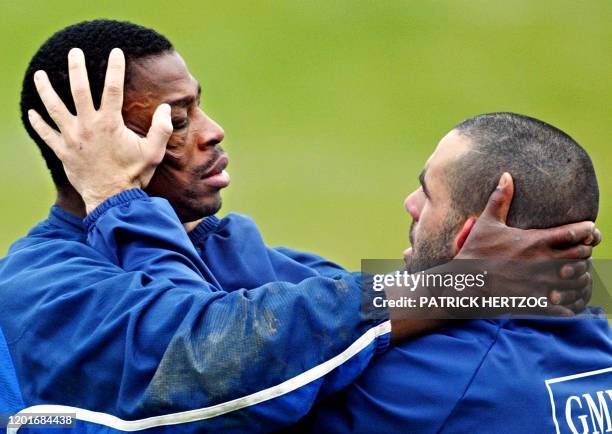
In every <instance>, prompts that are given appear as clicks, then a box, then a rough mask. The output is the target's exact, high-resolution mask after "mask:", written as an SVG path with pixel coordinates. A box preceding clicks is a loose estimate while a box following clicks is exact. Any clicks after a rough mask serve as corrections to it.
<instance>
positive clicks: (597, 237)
mask: <svg viewBox="0 0 612 434" xmlns="http://www.w3.org/2000/svg"><path fill="white" fill-rule="evenodd" d="M599 243H601V231H600V230H599V229H597V228H595V231H593V236H591V237H587V238H586V240H584V244H587V245H591V246H593V247H595V246H596V245H598V244H599Z"/></svg>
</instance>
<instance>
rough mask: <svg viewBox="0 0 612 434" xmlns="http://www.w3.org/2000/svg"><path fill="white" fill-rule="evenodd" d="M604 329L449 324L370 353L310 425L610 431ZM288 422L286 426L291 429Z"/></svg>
mask: <svg viewBox="0 0 612 434" xmlns="http://www.w3.org/2000/svg"><path fill="white" fill-rule="evenodd" d="M611 418H612V333H611V332H610V327H609V325H608V318H607V317H606V315H605V314H604V313H603V311H602V310H601V309H599V308H588V309H587V310H586V311H585V312H584V313H582V314H581V315H578V316H576V317H573V318H542V317H540V318H532V319H511V318H506V319H498V320H473V321H465V322H457V323H454V324H452V325H449V326H447V327H444V328H442V329H440V330H438V331H436V332H434V333H431V334H429V335H426V336H422V337H420V338H418V339H415V340H412V341H409V342H405V343H403V344H401V345H399V346H396V347H394V348H392V349H390V350H389V351H388V352H386V353H385V354H382V355H381V356H380V357H378V358H377V359H376V360H375V361H374V362H373V363H372V364H371V365H370V366H369V367H368V368H367V369H366V371H365V372H364V373H363V374H362V376H361V377H360V378H359V379H358V380H357V381H356V382H355V383H353V384H352V385H351V386H349V387H348V388H347V389H345V390H343V391H342V392H340V393H339V394H338V395H336V396H333V397H331V398H329V399H327V400H325V401H324V402H322V403H320V404H318V405H317V406H316V409H315V410H314V411H313V413H312V414H311V416H309V417H308V420H307V421H305V422H304V423H303V424H302V429H303V430H305V431H310V432H315V433H423V434H429V433H444V434H455V433H469V434H480V433H486V434H489V433H491V434H506V433H507V434H532V433H533V434H544V433H574V434H577V433H580V434H582V433H604V432H612V419H611ZM296 431H297V430H296V429H295V428H294V429H292V430H291V432H296Z"/></svg>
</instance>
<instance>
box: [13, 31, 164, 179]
mask: <svg viewBox="0 0 612 434" xmlns="http://www.w3.org/2000/svg"><path fill="white" fill-rule="evenodd" d="M75 47H77V48H80V49H82V50H83V52H84V53H85V62H86V65H87V73H88V76H89V83H90V87H91V94H92V98H93V101H94V105H95V106H96V108H98V107H99V106H100V100H101V97H102V90H103V88H104V77H105V75H106V66H107V62H108V55H109V54H110V51H111V50H112V49H113V48H115V47H118V48H121V49H122V50H123V53H124V54H125V60H126V77H125V87H126V88H129V85H130V81H129V80H130V64H131V63H132V62H133V61H134V60H138V59H142V58H145V57H149V56H155V55H160V54H163V53H166V52H170V51H172V50H173V49H174V48H173V46H172V44H171V43H170V41H169V40H168V39H166V37H164V36H163V35H161V34H159V33H157V32H156V31H155V30H152V29H148V28H146V27H142V26H139V25H137V24H133V23H130V22H125V21H114V20H94V21H84V22H82V23H78V24H74V25H72V26H69V27H66V28H64V29H62V30H60V31H58V32H57V33H55V34H54V35H53V36H51V37H50V38H49V39H48V40H47V41H46V42H45V43H44V44H43V45H42V46H41V47H40V48H39V49H38V51H37V52H36V54H34V57H32V60H31V61H30V64H29V66H28V69H27V71H26V73H25V76H24V79H23V86H22V90H21V102H20V107H21V120H22V122H23V124H24V126H25V128H26V130H27V132H28V134H29V135H30V137H32V139H33V140H34V142H36V144H37V145H38V148H39V149H40V152H41V154H42V156H43V158H44V159H45V162H46V163H47V167H48V168H49V171H50V172H51V177H52V178H53V181H54V183H55V185H56V186H57V188H60V189H61V188H63V187H66V186H68V185H70V183H69V181H68V179H67V177H66V174H65V172H64V168H63V166H62V163H61V161H60V160H59V159H58V158H57V157H56V156H55V154H54V153H53V151H52V150H51V149H50V148H49V147H48V146H47V145H46V144H45V142H44V141H43V140H42V139H41V138H40V137H39V136H38V134H37V133H36V131H34V129H33V128H32V127H31V125H30V122H29V120H28V110H29V109H34V110H36V111H37V112H38V113H39V114H40V115H41V116H42V117H43V119H44V120H45V121H46V122H47V123H49V125H51V126H52V127H54V128H56V129H57V126H56V125H55V123H54V122H53V121H52V120H51V118H50V117H49V115H48V113H47V110H46V109H45V107H44V105H43V103H42V101H41V99H40V97H39V96H38V93H37V92H36V87H35V86H34V79H33V77H34V73H35V72H36V71H38V70H41V69H42V70H44V71H46V73H47V74H48V76H49V80H50V81H51V84H52V85H53V88H54V89H55V91H56V92H57V94H58V95H59V97H60V98H61V99H62V101H63V102H64V104H66V107H67V108H68V109H69V110H70V111H71V112H72V113H73V114H74V113H75V109H74V102H73V100H72V94H71V93H70V82H69V79H68V61H67V56H68V51H70V49H71V48H75Z"/></svg>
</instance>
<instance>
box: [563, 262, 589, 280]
mask: <svg viewBox="0 0 612 434" xmlns="http://www.w3.org/2000/svg"><path fill="white" fill-rule="evenodd" d="M589 268H590V264H589V261H588V260H584V261H575V262H568V263H567V264H565V265H563V266H562V267H561V268H560V269H559V276H560V277H561V278H562V279H571V278H572V277H574V276H580V275H581V274H584V273H586V272H587V271H589Z"/></svg>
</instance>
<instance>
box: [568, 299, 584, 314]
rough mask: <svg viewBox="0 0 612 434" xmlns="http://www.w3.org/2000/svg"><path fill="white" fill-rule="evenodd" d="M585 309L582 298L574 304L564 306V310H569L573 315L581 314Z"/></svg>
mask: <svg viewBox="0 0 612 434" xmlns="http://www.w3.org/2000/svg"><path fill="white" fill-rule="evenodd" d="M585 307H586V302H585V300H584V299H582V298H579V299H578V300H576V301H575V302H574V303H572V304H570V305H567V306H565V308H566V309H569V310H571V311H572V312H574V314H578V313H580V312H582V311H583V310H584V308H585Z"/></svg>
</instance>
